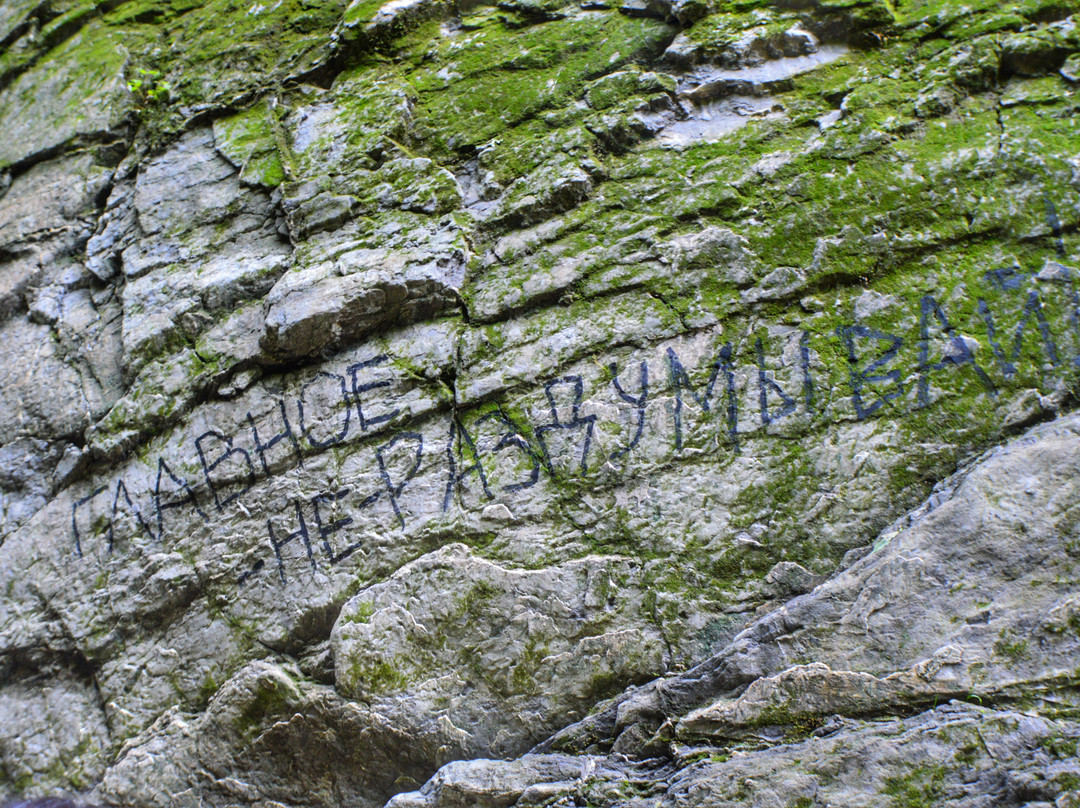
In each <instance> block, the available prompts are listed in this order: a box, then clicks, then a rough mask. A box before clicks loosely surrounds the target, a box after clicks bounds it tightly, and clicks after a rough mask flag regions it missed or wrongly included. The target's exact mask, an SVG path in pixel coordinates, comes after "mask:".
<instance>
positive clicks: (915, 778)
mask: <svg viewBox="0 0 1080 808" xmlns="http://www.w3.org/2000/svg"><path fill="white" fill-rule="evenodd" d="M948 775H949V771H948V769H946V768H945V767H944V766H941V765H937V766H927V767H925V768H923V769H920V770H919V771H914V772H911V773H909V774H905V775H901V776H898V777H886V778H885V787H884V788H883V789H882V791H883V793H884V794H885V795H886V796H888V797H889V799H890V803H889V804H890V806H891V807H892V808H923V807H924V806H927V805H938V804H940V802H941V800H942V799H943V798H944V796H945V788H944V786H945V782H946V780H947V778H948Z"/></svg>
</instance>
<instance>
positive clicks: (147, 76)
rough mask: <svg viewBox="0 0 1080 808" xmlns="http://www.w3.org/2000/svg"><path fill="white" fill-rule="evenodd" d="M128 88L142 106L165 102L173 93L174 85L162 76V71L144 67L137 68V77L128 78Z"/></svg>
mask: <svg viewBox="0 0 1080 808" xmlns="http://www.w3.org/2000/svg"><path fill="white" fill-rule="evenodd" d="M127 88H128V91H129V92H130V93H131V94H132V95H134V96H135V97H136V98H137V99H138V100H139V103H140V104H141V105H142V106H147V105H148V104H160V103H163V102H165V101H168V100H169V98H170V97H171V95H172V87H171V86H170V85H169V82H167V81H165V80H164V79H162V78H161V72H160V71H158V70H147V69H146V68H142V67H139V68H136V70H135V77H134V78H131V79H128V83H127Z"/></svg>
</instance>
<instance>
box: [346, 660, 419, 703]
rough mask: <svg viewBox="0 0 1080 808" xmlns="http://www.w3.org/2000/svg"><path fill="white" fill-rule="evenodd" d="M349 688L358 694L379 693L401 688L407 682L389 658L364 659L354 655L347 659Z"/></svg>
mask: <svg viewBox="0 0 1080 808" xmlns="http://www.w3.org/2000/svg"><path fill="white" fill-rule="evenodd" d="M347 670H348V672H349V680H348V681H349V688H350V690H351V691H352V692H353V693H355V694H357V695H358V696H364V695H372V696H374V695H381V694H384V693H390V692H393V691H397V690H401V689H402V688H404V687H405V686H406V685H407V684H408V680H407V679H406V678H405V675H404V674H403V673H401V670H400V667H399V666H398V665H395V664H394V661H393V660H391V661H390V662H387V661H385V660H382V659H364V658H362V657H361V656H359V655H358V656H355V657H353V658H352V659H350V660H349V663H348V668H347Z"/></svg>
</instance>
